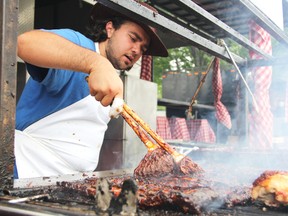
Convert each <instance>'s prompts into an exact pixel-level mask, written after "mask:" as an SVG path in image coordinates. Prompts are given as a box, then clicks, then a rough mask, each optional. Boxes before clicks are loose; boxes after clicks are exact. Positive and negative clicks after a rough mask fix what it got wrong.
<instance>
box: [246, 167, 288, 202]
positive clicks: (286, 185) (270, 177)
mask: <svg viewBox="0 0 288 216" xmlns="http://www.w3.org/2000/svg"><path fill="white" fill-rule="evenodd" d="M251 196H252V198H253V200H256V201H261V202H263V203H265V204H266V205H267V206H271V207H279V206H281V205H285V206H286V205H288V172H284V171H265V172H264V173H262V174H261V175H260V176H259V177H258V178H257V179H256V180H255V181H254V182H253V188H252V194H251Z"/></svg>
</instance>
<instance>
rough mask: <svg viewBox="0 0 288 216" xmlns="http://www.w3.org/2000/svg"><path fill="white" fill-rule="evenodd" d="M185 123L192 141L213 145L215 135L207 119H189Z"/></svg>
mask: <svg viewBox="0 0 288 216" xmlns="http://www.w3.org/2000/svg"><path fill="white" fill-rule="evenodd" d="M186 122H187V127H188V130H189V132H190V137H191V140H192V141H195V142H204V143H215V141H216V137H215V133H214V131H213V129H212V128H211V127H210V124H209V122H208V121H207V119H189V120H186Z"/></svg>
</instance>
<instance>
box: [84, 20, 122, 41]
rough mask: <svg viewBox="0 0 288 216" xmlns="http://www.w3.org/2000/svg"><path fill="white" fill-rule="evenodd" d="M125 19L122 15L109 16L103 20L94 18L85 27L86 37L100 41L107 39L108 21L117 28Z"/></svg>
mask: <svg viewBox="0 0 288 216" xmlns="http://www.w3.org/2000/svg"><path fill="white" fill-rule="evenodd" d="M126 20H127V19H124V18H123V17H111V18H109V19H105V20H95V21H93V22H90V24H89V26H88V27H87V35H86V36H87V37H88V38H90V39H91V40H93V41H94V42H102V41H105V40H106V39H107V32H106V24H107V22H109V21H112V23H113V27H114V28H115V29H116V30H117V29H119V28H120V27H121V25H122V24H124V23H125V21H126Z"/></svg>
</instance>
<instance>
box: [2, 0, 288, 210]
mask: <svg viewBox="0 0 288 216" xmlns="http://www.w3.org/2000/svg"><path fill="white" fill-rule="evenodd" d="M3 2H5V1H3ZM3 2H2V3H0V5H1V6H2V8H3V9H5V10H4V12H5V13H4V14H6V13H8V12H11V11H13V9H15V8H16V9H17V8H19V28H18V29H19V33H22V32H24V31H28V30H30V29H33V28H44V27H47V28H50V27H53V28H60V27H71V28H74V29H76V30H79V31H84V29H82V27H84V26H85V25H82V22H83V23H84V22H86V21H84V20H87V19H86V18H87V17H86V15H87V14H88V11H89V10H90V9H91V4H93V3H94V1H88V0H87V1H78V0H75V1H71V0H69V1H68V0H61V1H48V0H47V1H44V0H41V1H40V0H39V1H37V0H35V1H34V0H21V1H19V7H18V6H17V5H9V7H8V4H5V3H3ZM7 2H8V1H7ZM9 2H13V3H14V2H16V1H13V0H11V1H9ZM99 2H101V3H104V4H107V5H109V6H111V7H116V8H117V9H119V11H120V10H121V11H124V12H125V13H129V14H131V16H135V17H136V18H138V19H139V20H143V21H147V22H149V23H151V25H155V26H157V27H159V30H160V35H162V36H163V38H164V41H166V45H167V47H168V48H173V47H178V46H179V47H180V46H185V45H194V46H196V47H199V48H200V49H203V50H205V51H207V52H208V53H210V54H212V55H216V56H219V57H221V58H222V59H224V60H227V61H229V60H230V59H229V57H228V55H227V54H225V50H224V49H223V48H221V47H219V46H217V45H216V43H215V41H214V39H215V38H211V37H210V36H211V35H216V37H219V38H222V37H224V36H225V37H230V38H233V39H235V40H236V41H237V42H239V43H240V44H242V45H245V47H246V48H248V49H252V50H254V51H255V50H256V51H257V52H259V53H262V54H263V52H262V51H261V50H259V49H258V48H255V46H253V44H251V43H249V42H247V41H246V40H245V39H243V37H242V36H241V34H242V33H245V30H247V29H246V28H240V27H241V25H242V27H243V26H244V27H245V25H246V24H247V23H246V24H245V21H246V20H245V17H244V18H243V20H242V19H235V20H236V21H237V22H236V24H235V23H232V24H235V25H236V26H235V25H234V26H233V28H232V29H230V28H227V25H226V24H225V23H223V22H224V20H225V19H226V18H227V17H220V16H218V15H219V14H218V15H217V14H214V15H212V12H213V11H217V9H219V11H220V9H221V8H222V9H221V10H223V5H224V6H225V7H224V9H225V8H227V9H228V10H230V11H232V12H233V10H235V7H233V5H236V7H238V8H240V9H241V14H242V15H244V14H245V13H244V12H249V13H250V15H251V16H253V17H254V18H255V17H256V18H257V20H259V23H260V24H262V25H264V26H265V27H267V29H268V30H269V31H270V32H271V34H272V35H273V36H274V37H275V38H277V39H279V40H280V41H282V42H283V43H284V44H288V43H287V41H288V40H287V37H286V36H285V35H283V34H282V32H279V31H278V29H277V28H275V26H274V24H273V23H271V21H270V20H269V19H267V17H265V16H262V13H261V12H259V11H258V10H254V9H255V8H254V6H253V5H251V3H250V2H249V1H246V0H245V1H244V0H239V1H236V2H234V1H233V2H232V1H230V0H223V1H217V0H216V1H212V0H211V1H210V0H209V1H208V0H201V1H178V0H177V1H168V3H169V4H165V1H163V2H164V3H163V2H162V1H158V0H153V1H151V3H152V4H155V5H158V6H159V7H160V6H161V5H162V4H161V3H163V5H162V6H163V8H164V9H166V10H169V7H170V6H171V4H172V11H173V9H175V11H176V15H177V11H179V13H180V14H178V15H179V16H181V14H182V15H183V14H185V13H187V11H188V12H189V13H188V14H190V13H191V14H193V16H192V21H189V20H188V22H187V23H194V21H195V19H196V20H198V19H199V20H204V28H203V29H204V30H205V29H206V30H207V32H208V34H206V32H205V31H202V30H203V29H202V27H203V25H202V24H203V22H202V21H201V22H199V23H198V24H197V22H195V25H198V26H188V25H187V23H185V24H184V23H181V22H178V21H176V20H175V19H174V17H172V16H171V13H170V15H169V13H168V14H165V16H162V15H157V14H153V16H151V15H150V14H146V13H145V11H144V12H143V11H142V10H141V9H140V8H139V6H138V5H137V4H135V2H134V1H132V0H126V1H117V0H99ZM175 2H176V4H173V3H175ZM217 2H218V3H219V4H218V3H217ZM35 3H36V4H35ZM166 3H167V2H166ZM170 3H171V4H170ZM197 3H198V4H199V5H200V3H203V4H202V6H203V7H204V6H205V5H206V6H208V7H207V8H208V9H207V8H206V9H207V10H209V5H210V3H211V4H212V6H211V5H210V6H211V7H210V9H213V10H212V11H211V13H208V12H207V11H206V10H204V9H203V8H201V7H199V6H198V4H197ZM213 3H214V5H213ZM236 3H237V4H236ZM238 4H240V6H239V5H238ZM173 7H174V8H173ZM179 7H180V9H181V10H177V9H179ZM34 8H36V9H35V11H34ZM214 8H215V10H214ZM183 10H184V13H182V12H183ZM186 10H187V11H186ZM57 11H62V12H63V11H66V12H67V13H70V14H69V15H67V13H57ZM159 11H161V10H159ZM34 12H35V13H34ZM161 12H162V11H161ZM33 14H35V17H34V16H33ZM75 14H79V16H78V15H77V16H75ZM233 14H234V15H235V14H236V13H232V14H230V15H231V16H232V15H233ZM220 15H221V14H220ZM44 17H45V18H47V17H48V18H49V19H47V20H45V21H43V20H42V19H43V18H44ZM57 17H58V18H59V20H58V19H57ZM189 17H191V16H189ZM189 17H188V18H187V19H189ZM216 17H217V18H216ZM5 18H6V17H5ZM246 18H247V17H246ZM14 19H16V18H15V17H14ZM74 19H75V20H74ZM82 19H83V20H82ZM183 19H185V17H183ZM193 19H194V20H193ZM222 19H223V22H221V20H222ZM11 20H12V21H11ZM173 20H174V21H173ZM2 21H3V23H2V28H1V30H2V34H1V35H2V37H3V38H4V39H5V40H3V41H4V43H3V44H5V45H6V44H8V45H9V46H8V48H7V46H2V47H3V48H4V51H5V52H4V53H2V52H3V51H2V50H1V58H2V59H1V60H2V61H0V64H1V68H2V69H3V70H1V78H2V79H3V80H6V82H5V85H8V84H10V85H9V87H10V88H11V89H12V90H11V92H10V89H8V90H7V88H5V89H4V90H2V89H1V105H3V104H4V105H6V104H8V105H9V107H8V108H6V109H5V110H4V111H3V109H2V106H1V120H3V119H2V118H3V116H4V117H6V118H4V119H5V120H7V119H9V122H8V123H9V124H8V126H7V125H5V124H7V121H4V120H3V121H2V124H4V126H6V127H3V125H2V128H4V129H5V130H4V129H3V130H1V138H2V139H1V142H2V143H1V144H2V146H1V147H2V148H1V150H2V151H3V149H5V151H7V152H1V153H2V154H1V155H0V162H1V163H0V168H1V177H0V180H1V183H3V185H4V186H3V185H1V188H2V190H1V191H0V214H1V215H101V214H113V213H114V214H116V215H117V214H118V215H119V213H121V211H123V210H125V212H126V213H127V215H133V214H138V215H183V214H187V215H191V214H206V215H232V214H233V215H286V214H287V212H288V210H287V208H285V207H281V208H268V207H265V206H264V205H263V204H261V203H256V202H252V201H251V200H250V197H249V192H250V188H251V184H252V182H253V181H254V180H255V179H256V178H257V177H258V176H259V175H260V174H261V173H262V172H263V171H265V170H267V169H271V170H275V169H285V170H286V169H287V167H288V164H287V163H288V162H287V160H286V157H287V156H286V155H287V149H286V148H285V146H284V147H282V146H279V147H278V148H275V149H273V150H272V151H269V152H257V151H252V152H251V151H248V150H247V148H246V146H235V145H225V146H223V145H218V144H215V145H213V146H211V145H206V144H202V143H198V144H195V143H189V145H190V146H189V148H191V149H194V150H195V151H190V153H189V155H188V157H189V158H190V159H193V161H194V162H195V163H197V164H199V165H200V166H201V167H202V168H203V170H204V171H205V172H204V174H203V175H201V176H189V178H188V177H186V176H183V175H180V176H177V175H175V174H174V175H173V176H170V175H166V176H161V175H158V176H157V179H152V178H151V176H149V177H147V178H145V179H144V180H146V181H143V179H142V182H140V181H138V182H137V181H135V176H134V169H135V168H136V166H137V165H138V164H139V162H140V160H141V159H142V158H143V157H145V156H146V155H145V154H146V152H147V150H146V149H144V147H143V145H142V144H141V143H140V141H139V140H138V138H137V142H138V143H134V141H135V139H134V138H133V137H132V136H134V137H136V136H135V135H134V134H133V131H132V130H131V129H130V128H129V127H128V126H127V125H126V124H124V123H125V122H123V120H120V119H117V120H116V121H114V123H112V124H121V126H123V128H124V129H123V131H121V132H120V133H119V134H116V138H115V137H113V132H115V131H113V130H112V131H109V132H108V133H107V136H106V137H105V142H107V145H104V148H103V149H102V150H103V152H102V156H103V157H104V158H108V157H109V158H111V161H115V162H116V164H113V163H111V164H109V163H105V164H100V165H99V167H98V169H99V170H100V171H95V172H90V173H82V174H78V175H63V176H57V177H43V178H31V179H21V180H15V181H14V187H12V186H11V185H10V186H11V187H7V186H6V185H8V186H9V183H7V182H9V180H10V178H11V174H12V169H13V168H12V167H13V156H12V155H13V149H12V148H11V146H13V142H12V141H13V136H12V135H13V131H14V126H13V122H12V121H13V116H14V115H13V114H14V112H13V108H14V106H13V99H14V98H15V93H14V92H16V90H15V89H16V87H15V88H13V86H12V84H13V83H15V79H16V77H10V76H12V75H14V74H16V73H13V72H11V71H10V70H11V69H10V68H11V67H12V68H13V67H14V66H15V65H14V64H13V63H11V62H14V61H13V59H12V60H11V59H10V58H12V57H11V56H13V57H15V55H16V53H13V52H12V50H13V48H15V47H13V46H12V45H13V44H15V41H13V40H12V39H13V37H11V36H10V34H11V33H12V32H15V29H16V27H14V29H11V25H7V26H6V25H4V21H8V22H9V23H10V24H11V22H12V23H13V19H12V18H10V19H8V18H6V19H4V18H3V19H2ZM176 23H177V24H176ZM205 23H206V24H205ZM227 23H229V20H228V22H227ZM237 23H240V27H239V26H237V25H238V24H237ZM243 23H244V24H243ZM263 23H264V24H263ZM5 24H6V23H5ZM75 25H76V26H75ZM183 26H184V27H183ZM5 27H6V28H9V29H8V30H10V31H7V32H8V33H10V34H8V33H6V31H5V30H6V28H5ZM201 29H202V30H201ZM234 29H237V30H239V32H240V33H241V34H239V33H237V32H235V31H234ZM243 31H244V32H243ZM175 33H176V34H175ZM246 33H247V32H246ZM9 39H10V40H9ZM14 40H15V37H14ZM7 41H8V42H9V43H8V42H7ZM6 42H7V43H6ZM11 46H12V47H11ZM8 51H9V52H8ZM263 55H264V56H265V54H263ZM2 56H3V57H4V58H3V57H2ZM7 56H9V57H10V58H8V57H7ZM5 57H6V58H5ZM234 58H235V60H236V62H237V63H239V64H240V63H242V64H240V65H241V66H243V67H244V66H247V65H248V66H249V65H250V66H251V65H252V63H253V64H254V63H255V62H252V63H251V62H248V63H247V62H246V61H244V59H242V58H241V57H240V56H236V55H234ZM7 59H8V60H7ZM267 62H268V63H267ZM267 62H261V61H259V62H256V63H255V64H260V65H261V64H273V60H271V61H270V62H269V61H267ZM246 63H247V64H246ZM6 68H9V69H10V70H9V71H6ZM12 71H13V70H12ZM8 75H9V76H8ZM17 75H18V77H17V82H18V85H17V94H16V98H17V97H18V96H19V94H20V92H21V88H22V87H23V85H24V84H25V81H26V76H23V75H25V67H24V64H23V63H22V62H18V73H17ZM123 79H124V82H125V88H126V91H127V92H130V90H129V91H128V89H129V88H132V89H133V88H134V90H135V89H136V90H137V91H139V92H142V91H144V92H145V94H148V93H152V95H147V98H145V101H146V102H144V101H143V100H142V99H143V98H141V104H143V103H144V104H148V105H149V106H147V107H144V109H143V111H142V110H138V109H137V108H136V109H135V110H136V112H137V113H138V114H139V115H140V116H142V117H144V118H145V119H147V118H146V117H147V116H145V115H149V116H150V117H151V119H149V120H148V121H147V122H148V123H149V125H151V126H153V125H154V124H155V119H154V122H153V115H154V113H153V112H155V106H156V104H154V103H152V102H151V101H155V103H156V101H157V99H156V98H155V97H156V95H157V94H156V88H155V85H154V84H153V83H150V84H147V85H145V84H144V83H143V82H144V81H143V82H142V81H139V82H141V83H137V81H135V80H133V79H134V78H133V77H129V76H126V75H124V77H123ZM3 83H4V82H3ZM132 83H133V85H134V84H135V86H133V85H132ZM138 84H139V85H138ZM1 86H2V85H1ZM139 86H141V87H143V88H146V89H139V88H140V87H139ZM5 87H7V86H5ZM13 90H14V91H13ZM134 90H132V92H133V91H134ZM153 91H155V92H153ZM242 93H243V94H242V95H241V96H243V98H242V101H240V103H241V104H242V105H243V106H242V108H243V110H244V111H243V113H244V114H243V115H241V116H239V119H240V120H243V121H242V124H244V126H245V125H246V122H245V120H244V119H246V117H247V116H246V113H247V101H246V99H247V98H246V96H247V95H246V94H245V92H242ZM2 95H4V96H7V95H9V97H8V98H9V100H6V97H4V96H2ZM139 95H143V94H141V93H140V94H139ZM134 99H137V98H135V97H133V95H128V94H127V95H126V100H127V101H126V102H127V103H128V104H129V105H131V106H132V107H133V108H134V107H135V106H136V105H137V104H138V102H139V101H135V100H134ZM149 99H150V101H149ZM150 102H151V104H150ZM4 105H3V106H4ZM150 105H151V106H150ZM199 106H200V105H199ZM147 109H149V111H147ZM7 110H8V111H10V112H9V113H8V115H7ZM151 113H152V114H151ZM9 114H10V115H9ZM150 114H151V115H150ZM7 116H8V117H7ZM149 116H148V117H149ZM150 120H151V121H150ZM114 126H115V125H110V127H111V128H113V127H114ZM126 129H127V130H126ZM246 129H247V128H245V127H244V129H241V132H243V134H245V133H244V132H245V130H246ZM132 134H133V135H132ZM243 134H242V133H241V134H240V135H241V136H240V138H243V137H244V138H245V136H244V135H243ZM114 135H115V134H114ZM242 135H243V136H242ZM114 138H115V139H114ZM11 140H12V141H11ZM9 141H11V142H10V143H9ZM135 142H136V141H135ZM111 143H112V146H113V147H112V150H111V149H109V147H107V146H109V144H111ZM8 144H9V145H8ZM176 145H177V146H178V147H180V148H181V145H183V146H184V144H183V143H176ZM7 146H8V147H7ZM9 146H10V148H9ZM105 146H106V147H105ZM129 146H133V148H129ZM6 147H7V148H6ZM110 147H111V146H110ZM138 147H139V148H140V150H139V149H137V148H138ZM185 147H187V145H185ZM109 150H110V151H109ZM138 151H139V152H141V154H138V155H137V157H131V156H132V155H134V152H138ZM109 152H110V153H111V152H112V157H110V156H111V155H107V154H108V153H109ZM2 156H3V157H2ZM126 156H127V157H126ZM6 161H8V162H9V163H8V165H7V162H6ZM170 162H171V161H170ZM140 164H141V163H140ZM142 164H143V163H142ZM123 167H124V169H121V168H123ZM131 167H132V168H131ZM104 170H109V171H104ZM156 171H157V170H156ZM152 177H153V176H152ZM143 182H144V183H143ZM175 182H176V183H178V184H175ZM124 183H125V184H124ZM135 187H139V189H141V190H140V192H139V193H140V194H141V195H142V197H146V199H144V201H145V200H146V202H144V203H143V200H142V202H141V203H140V204H139V205H137V203H136V202H137V197H136V196H135ZM211 189H212V190H211ZM111 190H112V191H113V193H114V195H118V196H117V197H116V196H115V197H116V198H115V197H113V196H111V194H110V192H109V191H111ZM124 191H126V192H127V194H128V195H127V194H125V193H124ZM158 192H161V193H158ZM159 195H161V196H159ZM120 198H121V199H120ZM188 198H189V199H188ZM105 200H108V203H109V204H108V205H107V203H106V204H105V202H104V201H105ZM121 200H126V203H127V202H128V203H130V204H129V205H128V206H127V205H126V203H125V204H124V203H123V201H121ZM168 201H169V204H168V203H167V202H168ZM110 203H111V205H110ZM149 206H150V207H149ZM151 206H152V207H151Z"/></svg>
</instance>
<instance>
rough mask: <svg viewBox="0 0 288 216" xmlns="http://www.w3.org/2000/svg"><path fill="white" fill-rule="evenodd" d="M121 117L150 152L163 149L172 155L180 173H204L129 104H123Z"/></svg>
mask: <svg viewBox="0 0 288 216" xmlns="http://www.w3.org/2000/svg"><path fill="white" fill-rule="evenodd" d="M120 115H121V116H122V117H123V118H124V120H125V121H126V122H127V123H128V124H129V126H130V127H131V128H132V129H133V130H134V132H135V133H136V134H137V135H138V137H139V138H140V139H141V141H142V142H143V143H144V144H145V146H146V147H147V148H148V151H149V150H150V151H151V150H153V149H155V148H158V147H161V148H162V149H164V150H165V151H166V152H167V153H168V154H170V155H171V157H172V158H173V160H174V161H175V163H176V164H177V166H178V168H179V170H180V172H181V173H183V174H195V173H198V172H202V171H203V170H202V168H201V167H200V166H198V165H197V164H196V163H194V162H193V161H192V160H191V159H190V158H189V157H186V156H185V155H183V154H180V153H179V152H177V151H176V150H175V149H174V148H172V147H171V146H170V145H169V144H168V143H166V142H165V141H164V139H163V138H162V137H160V136H159V135H158V134H157V133H156V132H154V131H153V130H152V129H151V128H150V127H149V125H148V124H147V123H145V122H144V121H143V120H142V119H141V118H140V117H139V116H138V115H137V114H136V113H135V112H134V111H133V110H132V109H131V108H130V107H129V106H128V105H127V104H125V103H123V110H122V111H121V112H120ZM143 130H144V131H145V132H146V133H147V134H149V135H150V137H151V138H153V139H154V140H155V141H156V144H155V143H153V141H151V140H150V138H149V137H148V136H147V135H146V134H145V133H144V132H143Z"/></svg>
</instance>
